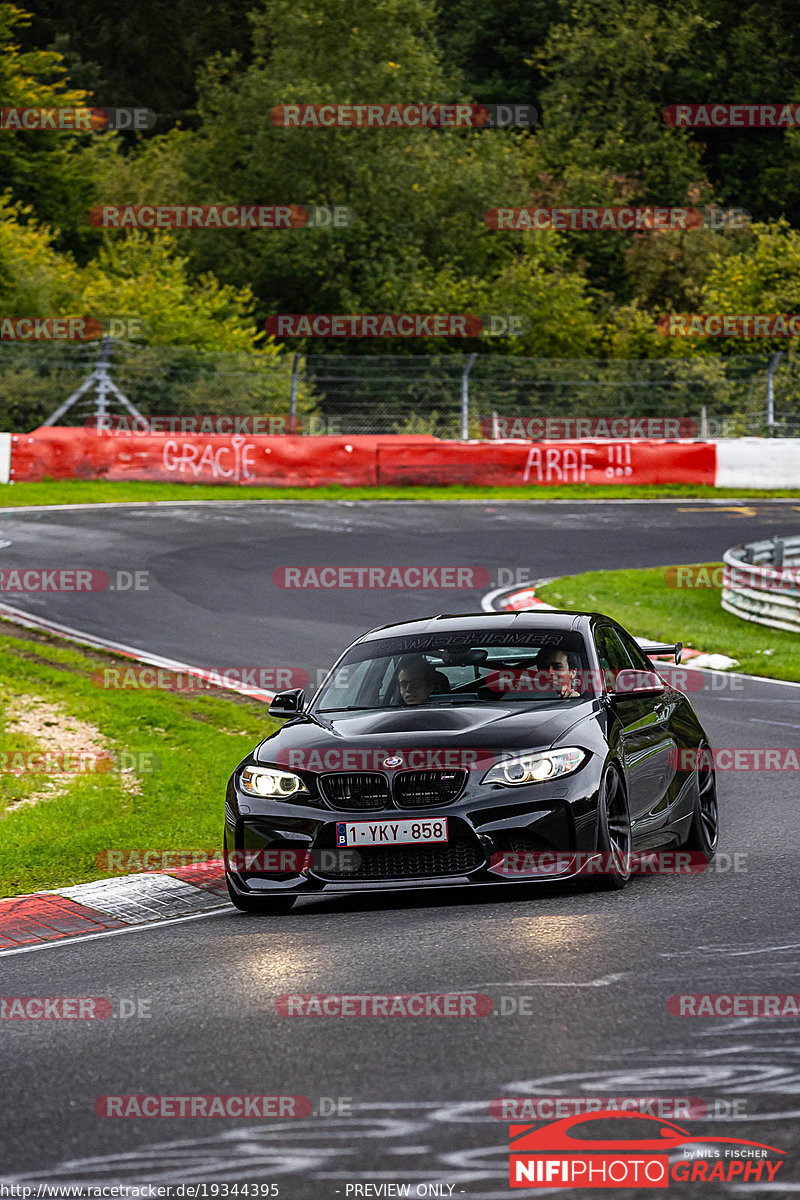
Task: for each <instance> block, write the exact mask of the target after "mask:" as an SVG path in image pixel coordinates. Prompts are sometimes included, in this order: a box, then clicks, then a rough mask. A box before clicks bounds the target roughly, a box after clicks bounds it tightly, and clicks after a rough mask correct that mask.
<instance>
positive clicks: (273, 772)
mask: <svg viewBox="0 0 800 1200" xmlns="http://www.w3.org/2000/svg"><path fill="white" fill-rule="evenodd" d="M239 784H240V786H241V789H242V791H243V792H247V793H248V794H249V795H250V796H274V797H276V798H277V799H281V798H282V797H285V796H296V795H297V793H298V792H300V793H302V794H303V795H306V796H307V795H308V794H309V793H308V788H307V787H306V785H305V784H304V783H303V781H302V779H301V778H300V776H299V775H293V774H292V773H291V771H278V770H277V769H276V768H275V767H245V768H244V770H243V771H242V773H241V775H240V776H239Z"/></svg>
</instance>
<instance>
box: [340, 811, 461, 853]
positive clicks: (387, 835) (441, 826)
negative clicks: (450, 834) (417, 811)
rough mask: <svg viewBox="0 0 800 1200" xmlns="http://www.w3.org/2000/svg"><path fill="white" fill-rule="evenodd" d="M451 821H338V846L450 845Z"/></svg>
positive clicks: (439, 819) (444, 818)
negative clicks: (424, 843)
mask: <svg viewBox="0 0 800 1200" xmlns="http://www.w3.org/2000/svg"><path fill="white" fill-rule="evenodd" d="M446 841H447V818H446V817H437V818H436V820H435V821H337V823H336V845H337V846H397V845H402V844H408V843H416V842H446Z"/></svg>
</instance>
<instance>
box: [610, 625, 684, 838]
mask: <svg viewBox="0 0 800 1200" xmlns="http://www.w3.org/2000/svg"><path fill="white" fill-rule="evenodd" d="M595 646H596V648H597V657H598V660H599V663H600V669H601V671H602V672H603V674H604V676H605V678H606V680H607V682H608V686H609V687H613V682H614V680H616V677H617V675H618V674H619V672H620V671H624V670H630V669H631V668H634V669H636V670H643V669H646V670H652V667H650V666H649V664H648V665H647V666H646V667H642V666H641V665H640V662H639V661H638V659H637V661H636V662H634V661H633V660H632V656H631V654H629V653H628V651H627V650H626V648H625V645H624V643H623V641H622V638H621V637H620V635H619V633H618V632H617V630H616V629H615V628H614V626H613V625H606V624H602V625H598V626H596V630H595ZM607 703H608V705H609V708H610V709H611V712H612V714H613V716H614V717H616V719H617V722H618V727H617V736H618V739H619V750H620V757H621V759H622V764H623V767H624V769H625V775H626V779H627V784H628V807H629V809H630V815H631V826H632V833H633V836H634V837H636V838H641V837H642V836H643V835H646V834H647V832H648V831H649V830H652V824H651V820H648V818H650V817H651V814H652V813H653V811H654V810H656V812H657V811H658V808H659V805H660V804H661V802H662V800H663V797H664V793H665V792H666V789H667V784H668V779H669V752H670V750H671V748H672V746H673V745H674V743H673V741H672V738H671V735H670V731H669V713H668V708H667V707H665V706H664V704H663V699H662V697H660V696H637V695H616V696H611V695H608V696H607ZM656 823H658V818H657V817H656ZM637 824H638V825H639V828H638V829H637V828H636V825H637Z"/></svg>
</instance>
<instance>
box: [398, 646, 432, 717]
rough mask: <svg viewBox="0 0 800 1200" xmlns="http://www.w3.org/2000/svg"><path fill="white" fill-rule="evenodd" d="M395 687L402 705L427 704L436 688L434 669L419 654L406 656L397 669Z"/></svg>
mask: <svg viewBox="0 0 800 1200" xmlns="http://www.w3.org/2000/svg"><path fill="white" fill-rule="evenodd" d="M397 686H398V688H399V690H400V699H401V701H402V702H403V704H405V705H410V704H427V703H428V700H429V698H430V695H431V692H432V691H433V690H434V688H435V687H436V668H435V667H434V665H433V663H430V662H428V660H427V658H423V656H422V655H421V654H407V655H406V657H405V658H401V659H400V663H399V665H398V667H397Z"/></svg>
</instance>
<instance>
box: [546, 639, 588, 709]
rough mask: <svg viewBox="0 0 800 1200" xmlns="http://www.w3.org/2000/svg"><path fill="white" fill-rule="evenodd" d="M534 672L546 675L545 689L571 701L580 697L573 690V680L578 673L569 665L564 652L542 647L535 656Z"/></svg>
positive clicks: (550, 647) (578, 693)
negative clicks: (542, 672) (541, 672)
mask: <svg viewBox="0 0 800 1200" xmlns="http://www.w3.org/2000/svg"><path fill="white" fill-rule="evenodd" d="M536 670H537V671H544V672H546V674H547V684H546V686H547V689H548V691H549V690H552V691H554V692H556V694H557V695H559V696H563V697H564V699H569V700H571V699H572V698H573V697H574V696H580V692H577V691H576V690H575V680H576V676H577V674H578V672H577V671H576V670H575V669H574V667H571V666H570V665H569V656H568V655H567V652H566V650H558V649H556V648H555V647H552V646H543V647H542V649H541V650H540V651H539V653H538V654H537V655H536Z"/></svg>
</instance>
